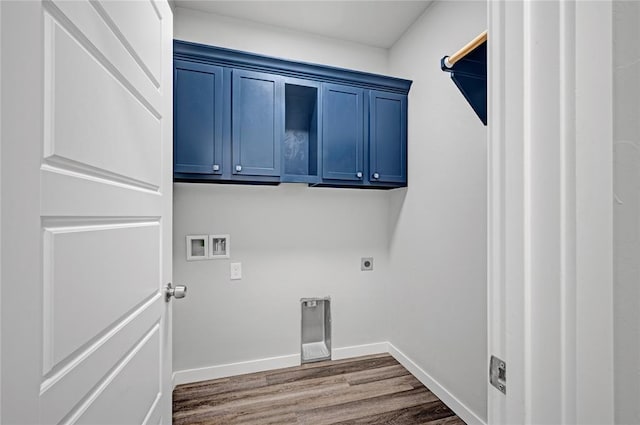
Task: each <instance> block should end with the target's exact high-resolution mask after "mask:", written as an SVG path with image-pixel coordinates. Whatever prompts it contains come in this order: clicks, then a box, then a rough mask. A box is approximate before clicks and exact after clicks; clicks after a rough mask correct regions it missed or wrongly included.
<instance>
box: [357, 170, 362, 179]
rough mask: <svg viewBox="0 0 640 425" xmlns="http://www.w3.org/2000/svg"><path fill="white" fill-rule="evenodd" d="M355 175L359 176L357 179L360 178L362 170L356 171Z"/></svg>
mask: <svg viewBox="0 0 640 425" xmlns="http://www.w3.org/2000/svg"><path fill="white" fill-rule="evenodd" d="M356 177H357V178H359V179H361V178H362V171H358V172H357V173H356Z"/></svg>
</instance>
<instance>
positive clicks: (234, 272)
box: [229, 263, 242, 280]
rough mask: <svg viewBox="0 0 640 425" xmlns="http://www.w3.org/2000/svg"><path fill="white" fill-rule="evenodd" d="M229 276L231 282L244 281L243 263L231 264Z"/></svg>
mask: <svg viewBox="0 0 640 425" xmlns="http://www.w3.org/2000/svg"><path fill="white" fill-rule="evenodd" d="M229 274H230V278H231V280H240V279H242V263H231V264H229Z"/></svg>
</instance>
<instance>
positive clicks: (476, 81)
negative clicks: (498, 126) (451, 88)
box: [440, 41, 487, 125]
mask: <svg viewBox="0 0 640 425" xmlns="http://www.w3.org/2000/svg"><path fill="white" fill-rule="evenodd" d="M446 58H448V56H445V57H443V58H442V59H440V69H442V70H443V71H445V72H448V73H450V74H451V79H452V80H453V82H454V84H455V85H456V87H458V89H459V90H460V92H461V93H462V95H463V96H464V98H465V99H466V100H467V102H469V105H471V108H472V109H473V111H474V112H475V113H476V115H477V116H478V118H480V121H482V123H483V124H484V125H487V42H486V41H485V42H484V43H482V44H481V45H479V46H478V47H476V48H475V49H474V50H473V51H471V52H470V53H469V54H468V55H467V56H465V57H464V58H462V59H460V60H459V61H458V62H456V64H455V65H453V66H452V67H451V68H449V67H447V65H446V64H445V59H446Z"/></svg>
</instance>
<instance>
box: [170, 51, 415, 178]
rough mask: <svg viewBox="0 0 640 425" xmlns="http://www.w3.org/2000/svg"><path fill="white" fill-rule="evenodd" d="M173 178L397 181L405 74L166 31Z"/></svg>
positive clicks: (403, 159)
mask: <svg viewBox="0 0 640 425" xmlns="http://www.w3.org/2000/svg"><path fill="white" fill-rule="evenodd" d="M173 58H174V73H175V75H174V180H175V181H193V182H227V183H245V184H279V183H281V182H297V183H306V184H309V185H311V186H331V187H363V188H364V187H366V188H379V189H391V188H395V187H403V186H406V185H407V94H408V93H409V88H410V87H411V81H409V80H403V79H400V78H394V77H387V76H384V75H377V74H369V73H366V72H360V71H352V70H348V69H340V68H334V67H329V66H323V65H314V64H309V63H302V62H294V61H289V60H284V59H277V58H271V57H267V56H260V55H255V54H252V53H246V52H239V51H236V50H229V49H223V48H220V47H213V46H205V45H202V44H195V43H188V42H184V41H177V40H175V41H174V43H173Z"/></svg>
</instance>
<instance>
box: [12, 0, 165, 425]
mask: <svg viewBox="0 0 640 425" xmlns="http://www.w3.org/2000/svg"><path fill="white" fill-rule="evenodd" d="M0 8H1V13H0V17H1V19H2V22H1V25H0V31H2V34H1V38H2V40H7V38H6V37H7V34H10V35H11V37H12V38H13V39H14V40H16V39H19V40H20V43H12V44H10V45H11V47H10V48H7V46H8V45H7V44H4V43H3V45H2V47H3V48H2V49H0V54H1V55H2V61H1V62H2V74H1V77H2V89H3V92H2V108H1V113H2V116H1V118H2V123H3V125H2V127H1V128H0V131H1V132H2V133H1V134H2V138H1V142H2V157H1V158H0V160H1V161H2V163H1V165H2V166H1V167H0V171H1V172H2V179H1V183H2V186H1V187H2V199H3V203H2V205H1V206H2V215H1V217H2V222H1V223H2V234H3V238H2V250H1V251H0V252H1V254H2V266H3V267H2V294H1V295H2V297H0V298H1V302H2V305H1V307H2V308H1V310H0V312H1V314H2V321H1V323H2V335H1V337H2V344H1V348H2V356H1V361H2V365H1V366H2V374H3V379H2V406H1V410H0V415H1V417H0V422H1V423H42V424H44V423H47V424H49V423H95V424H98V423H105V424H106V423H109V424H134V423H148V422H153V423H154V424H157V423H170V422H171V405H170V403H171V382H170V373H171V349H170V344H171V333H170V329H171V323H170V305H169V304H167V303H165V301H164V297H163V294H162V292H163V287H164V285H165V284H166V283H167V282H168V281H170V279H171V260H170V259H171V258H172V256H171V210H172V205H171V198H172V117H173V113H172V86H173V84H172V82H173V78H172V74H173V73H172V64H171V59H172V58H171V45H172V38H173V37H172V27H173V17H172V14H171V10H170V8H169V6H168V4H167V3H166V2H164V1H163V2H150V1H145V2H142V1H141V2H106V1H105V2H98V1H96V2H89V1H76V2H66V1H43V2H1V3H0ZM14 45H17V47H16V46H14ZM7 105H11V108H7V107H6V106H7ZM7 122H8V123H10V125H5V123H7ZM25 124H26V125H25ZM7 205H12V207H11V208H9V209H7ZM16 207H18V208H19V211H17V210H16ZM5 236H6V237H8V239H5ZM7 264H10V265H11V266H9V267H6V266H5V265H7ZM7 282H11V285H6V283H7ZM9 298H11V300H10V301H9ZM8 324H12V326H8Z"/></svg>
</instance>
